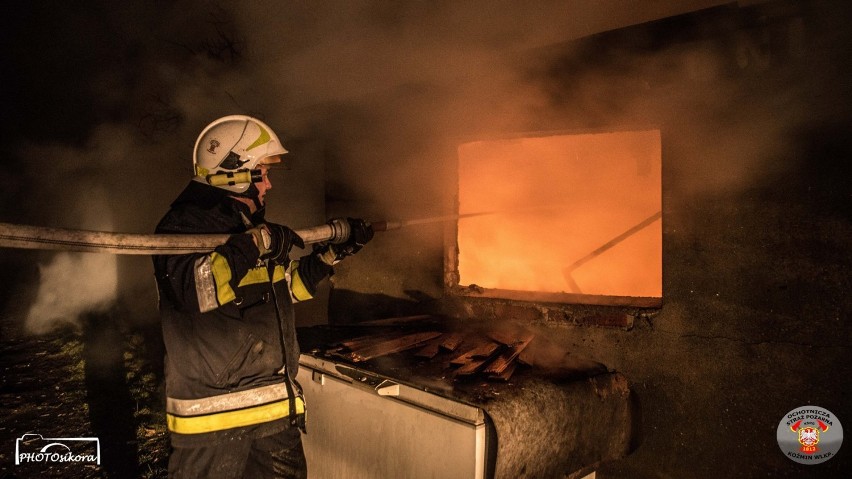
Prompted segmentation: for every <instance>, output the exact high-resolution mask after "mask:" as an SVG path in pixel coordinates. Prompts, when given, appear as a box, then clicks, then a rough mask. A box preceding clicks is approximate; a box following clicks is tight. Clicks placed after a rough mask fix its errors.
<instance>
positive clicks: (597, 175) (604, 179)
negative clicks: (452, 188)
mask: <svg viewBox="0 0 852 479" xmlns="http://www.w3.org/2000/svg"><path fill="white" fill-rule="evenodd" d="M458 151H459V214H461V215H464V214H469V213H478V212H492V211H500V212H501V213H499V214H492V215H485V216H476V217H471V218H462V219H460V220H459V222H458V246H459V257H458V260H459V277H460V284H462V285H471V284H476V285H478V286H481V287H484V288H495V289H504V290H518V291H541V292H553V293H559V292H567V293H583V294H594V295H608V296H643V297H661V296H662V226H661V223H662V222H661V220H660V219H659V217H654V215H655V214H658V213H659V212H660V210H661V203H662V200H661V174H660V157H661V153H660V132H659V131H658V130H650V131H629V132H614V133H600V134H582V135H558V136H548V137H531V138H518V139H509V140H496V141H477V142H472V143H466V144H463V145H461V146H460V147H459V150H458ZM643 220H645V222H644V223H643ZM625 233H627V234H625ZM613 240H617V241H613ZM602 246H605V248H601V247H602ZM601 249H604V251H600V250H601ZM596 250H598V253H599V254H593V252H595V251H596ZM578 262H579V263H578ZM572 265H574V267H573V268H572V267H571V266H572ZM572 280H573V283H574V284H572Z"/></svg>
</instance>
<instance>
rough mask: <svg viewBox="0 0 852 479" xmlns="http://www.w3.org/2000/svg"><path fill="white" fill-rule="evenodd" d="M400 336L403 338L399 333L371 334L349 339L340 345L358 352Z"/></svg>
mask: <svg viewBox="0 0 852 479" xmlns="http://www.w3.org/2000/svg"><path fill="white" fill-rule="evenodd" d="M400 336H402V333H399V332H393V333H384V334H371V335H368V336H358V337H357V338H353V339H349V340H346V341H343V342H341V343H339V344H340V345H341V346H343V347H344V348H346V349H348V350H350V351H357V350H359V349H364V348H366V347H370V346H372V345H374V344H378V343H381V342H383V341H387V340H389V339H395V338H398V337H400Z"/></svg>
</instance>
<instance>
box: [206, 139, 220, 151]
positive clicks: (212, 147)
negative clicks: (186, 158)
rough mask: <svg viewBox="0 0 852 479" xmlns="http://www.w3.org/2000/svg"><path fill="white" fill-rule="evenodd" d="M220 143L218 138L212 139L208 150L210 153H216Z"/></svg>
mask: <svg viewBox="0 0 852 479" xmlns="http://www.w3.org/2000/svg"><path fill="white" fill-rule="evenodd" d="M219 145H220V143H219V142H218V141H216V140H210V146H208V147H207V151H208V152H210V153H216V148H219Z"/></svg>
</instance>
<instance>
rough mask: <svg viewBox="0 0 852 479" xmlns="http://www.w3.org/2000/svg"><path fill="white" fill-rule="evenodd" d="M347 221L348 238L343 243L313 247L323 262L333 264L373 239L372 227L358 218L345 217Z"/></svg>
mask: <svg viewBox="0 0 852 479" xmlns="http://www.w3.org/2000/svg"><path fill="white" fill-rule="evenodd" d="M346 222H347V223H349V238H347V239H346V241H344V242H343V243H337V244H321V245H317V246H316V247H315V252H316V253H317V254H319V257H320V259H321V260H322V262H323V263H325V264H327V265H329V266H333V265H335V264H337V263H339V262H340V260H342V259H343V258H345V257H347V256H351V255H353V254H355V253H357V252H358V251H360V250H361V248H363V247H364V245H365V244H367V243H369V242H370V240H371V239H373V227H372V225H370V223H367V222H366V221H364V220H362V219H360V218H346Z"/></svg>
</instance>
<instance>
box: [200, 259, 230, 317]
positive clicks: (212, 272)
mask: <svg viewBox="0 0 852 479" xmlns="http://www.w3.org/2000/svg"><path fill="white" fill-rule="evenodd" d="M194 267H195V294H196V297H197V299H198V309H199V310H200V311H201V312H202V313H206V312H207V311H212V310H214V309H216V308H218V307H219V305H221V304H225V303H227V302H228V301H233V300H234V298H236V295H235V294H234V290H233V289H231V285H230V281H231V267H230V266H228V260H226V259H225V257H224V256H222V255H220V254H219V253H215V252H214V253H211V254H209V255H204V256H201V257H200V258H198V259H197V260H195V264H194Z"/></svg>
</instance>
